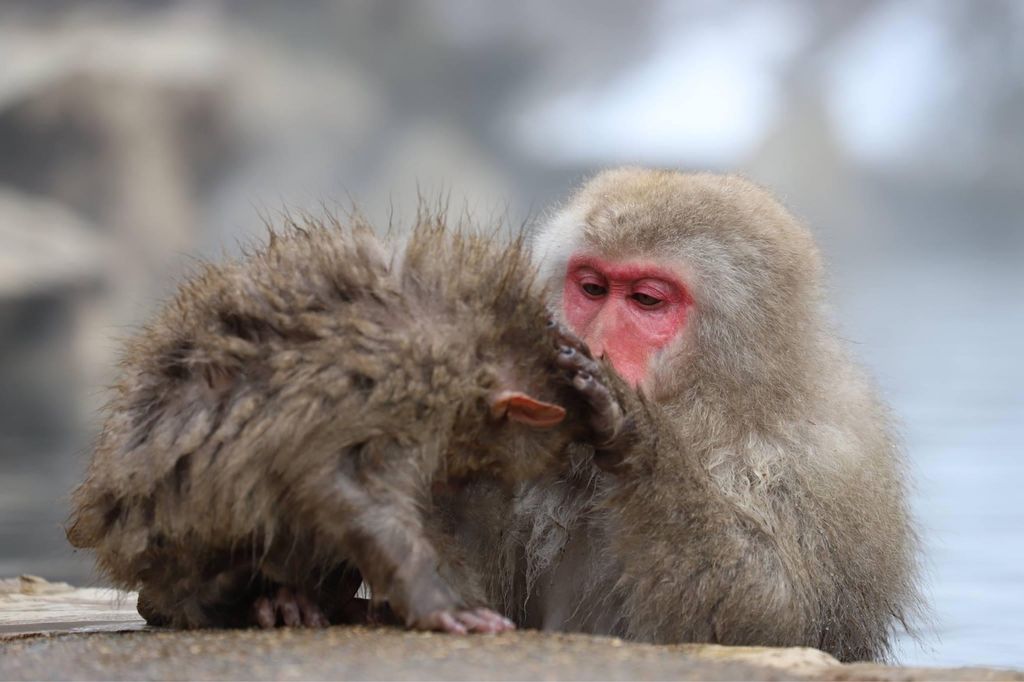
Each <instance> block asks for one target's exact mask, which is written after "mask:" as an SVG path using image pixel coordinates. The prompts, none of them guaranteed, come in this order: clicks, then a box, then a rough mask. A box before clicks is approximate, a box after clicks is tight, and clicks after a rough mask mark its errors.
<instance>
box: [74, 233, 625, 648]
mask: <svg viewBox="0 0 1024 682" xmlns="http://www.w3.org/2000/svg"><path fill="white" fill-rule="evenodd" d="M558 334H561V332H560V331H559V330H558V329H556V328H554V323H553V322H551V321H550V315H549V312H548V309H547V306H546V295H545V294H544V292H543V291H542V289H541V287H540V286H539V283H538V281H537V279H536V277H535V272H534V268H533V266H532V265H531V264H530V262H529V256H528V254H527V252H526V250H525V249H524V247H523V243H522V239H521V238H520V239H518V240H513V241H512V243H511V245H509V244H499V243H494V242H492V241H491V240H489V239H487V238H486V237H476V236H472V235H471V234H469V233H466V232H463V233H458V234H456V233H454V232H453V231H450V230H447V229H446V228H445V226H444V220H443V217H435V218H428V217H425V218H423V219H421V221H420V224H419V225H418V226H417V227H416V228H415V230H414V231H413V232H412V235H411V237H409V238H408V239H407V241H406V243H405V244H404V245H401V246H400V245H397V244H393V243H386V242H384V241H382V240H380V239H378V238H377V237H375V236H374V235H373V233H372V231H371V230H370V229H369V227H367V226H366V225H364V224H362V223H361V222H359V221H358V220H357V221H355V224H354V225H348V226H344V225H341V224H340V223H338V221H333V223H332V224H327V225H324V224H322V223H321V222H318V221H315V220H306V221H305V222H304V223H302V224H297V223H295V222H291V224H290V228H289V229H288V230H286V231H284V232H282V233H280V234H275V233H273V232H271V235H270V239H269V243H267V244H266V245H265V246H263V247H260V248H258V249H256V250H255V251H254V252H252V253H250V254H248V256H247V257H246V258H244V259H242V260H237V261H228V262H224V263H220V264H210V265H207V266H205V267H204V268H203V269H202V270H201V271H200V272H199V273H197V274H196V275H195V276H193V277H192V278H191V279H189V280H188V281H186V282H185V283H184V284H183V285H182V287H181V288H180V290H179V291H178V293H177V295H176V297H175V298H174V299H173V300H172V301H171V302H170V303H169V304H168V305H166V306H165V307H164V308H163V309H162V310H161V311H160V313H159V314H158V315H157V316H156V318H155V319H154V320H153V321H152V322H150V324H149V325H147V326H146V327H145V328H144V329H143V330H142V331H141V332H140V333H139V334H138V335H137V336H136V337H135V338H133V339H131V341H130V342H129V344H128V345H127V348H126V352H125V356H124V359H123V362H122V367H121V376H120V379H119V381H118V383H117V385H116V393H115V396H114V398H113V400H112V402H111V403H110V405H109V406H108V407H107V420H106V424H105V426H104V428H103V430H102V433H101V435H100V436H99V439H98V442H97V445H96V448H95V453H94V456H93V459H92V462H91V465H90V467H89V470H88V474H87V478H86V480H85V482H84V483H82V485H81V486H79V487H78V489H77V490H76V491H75V492H74V495H73V512H72V517H71V519H70V522H69V527H68V538H69V539H70V541H71V542H72V544H74V545H75V546H76V547H84V548H90V549H92V550H94V551H95V553H96V558H97V563H98V566H99V568H100V570H101V571H102V572H103V573H104V574H105V575H106V576H107V577H109V578H110V579H111V580H112V582H113V583H114V584H115V585H117V586H119V587H122V588H126V589H139V590H140V601H139V610H140V612H141V613H142V614H143V616H145V617H146V619H147V620H148V621H149V622H150V623H154V624H165V625H172V626H175V627H189V628H192V627H208V626H243V625H249V624H257V625H260V626H263V627H274V626H275V625H277V624H282V623H283V624H286V625H309V626H323V625H326V624H327V623H328V622H337V621H343V620H345V619H346V618H347V617H349V616H351V612H350V609H349V607H350V606H351V605H352V599H353V594H354V593H355V592H356V590H357V588H358V587H359V584H360V581H361V580H365V581H366V582H367V584H368V585H369V586H370V588H371V590H372V594H373V595H374V597H375V598H376V599H377V600H386V601H387V603H388V605H389V607H390V609H391V610H392V611H393V612H394V613H395V614H396V615H397V616H398V617H399V618H400V619H402V621H404V623H405V624H407V625H409V626H411V627H415V628H423V629H437V630H443V631H448V632H457V633H463V632H467V631H477V632H495V631H501V630H506V629H509V628H511V627H513V625H512V623H511V621H509V620H508V619H506V618H504V617H502V616H500V615H499V614H497V613H495V612H494V611H491V610H489V609H487V608H484V607H483V605H484V601H483V597H482V593H481V591H480V588H479V587H475V585H476V584H477V581H475V580H474V579H473V576H472V575H471V574H468V573H465V572H462V571H461V567H462V564H461V563H460V561H459V560H458V553H457V549H456V547H455V546H454V543H452V542H449V541H448V540H449V539H448V538H446V536H445V535H444V533H443V532H442V530H441V528H440V523H437V522H435V520H434V518H433V514H432V513H431V511H430V510H431V505H432V503H431V491H432V489H433V488H435V487H437V486H440V487H441V488H442V489H443V488H444V487H445V484H446V483H450V482H452V481H457V480H459V479H462V478H487V479H497V480H502V481H505V482H519V481H523V480H525V479H528V478H530V477H533V476H538V475H539V474H541V473H542V472H544V471H545V469H546V468H547V467H550V466H552V465H553V464H555V463H556V460H557V458H558V455H559V453H561V452H564V451H565V448H566V445H567V444H568V443H569V442H570V441H578V440H580V439H583V440H587V438H588V434H589V433H590V432H591V430H592V425H591V422H593V423H594V424H596V425H597V426H596V427H600V426H601V423H600V419H603V418H604V417H602V415H605V416H607V415H608V414H611V415H612V416H613V417H614V413H611V412H609V411H608V410H609V409H611V407H612V406H611V405H610V403H609V402H608V395H607V391H605V390H604V388H603V387H602V386H600V385H598V384H597V383H596V382H593V381H590V382H585V381H578V380H576V378H575V374H572V375H570V377H569V379H568V380H567V379H566V378H565V377H564V376H563V375H564V372H563V370H561V369H559V368H557V367H556V357H557V349H556V338H555V335H558ZM572 381H576V383H577V384H578V385H575V386H574V385H573V384H572V383H571V382H572ZM595 391H597V392H596V393H595ZM595 397H596V400H597V402H596V403H594V406H593V407H592V408H589V409H584V408H585V407H586V405H589V404H590V403H591V402H594V399H595ZM602 410H603V412H602ZM574 415H583V416H584V417H586V419H587V423H583V422H582V421H581V420H580V419H577V418H576V417H575V416H574ZM595 415H596V416H595ZM596 427H594V428H596ZM605 429H607V426H606V427H605ZM601 438H602V439H604V436H603V435H602V436H601Z"/></svg>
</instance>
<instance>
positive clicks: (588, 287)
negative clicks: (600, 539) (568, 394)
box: [533, 168, 821, 405]
mask: <svg viewBox="0 0 1024 682" xmlns="http://www.w3.org/2000/svg"><path fill="white" fill-rule="evenodd" d="M533 252H534V259H535V261H536V262H537V264H538V266H539V268H540V271H541V278H542V279H543V280H544V281H546V282H547V283H548V284H549V285H550V286H551V287H552V290H553V291H555V295H554V297H553V306H554V307H555V309H556V310H557V311H558V313H559V314H560V315H561V316H562V317H563V319H564V320H565V322H566V323H567V324H568V325H569V327H570V328H571V329H573V330H574V331H575V332H576V333H577V334H579V335H580V336H581V337H583V339H584V340H585V341H586V342H587V343H588V344H589V345H590V347H591V350H592V351H593V352H594V353H595V355H598V356H605V357H606V358H607V359H608V360H610V362H611V363H612V365H613V366H614V368H615V370H616V371H617V372H618V373H619V374H620V375H621V376H622V377H623V378H624V379H626V380H627V381H628V382H630V383H631V384H633V385H634V386H636V387H640V388H642V389H643V390H644V391H645V392H647V393H648V394H649V395H651V396H652V397H654V398H655V399H658V398H659V397H661V396H668V397H671V396H685V395H686V394H687V393H690V394H691V395H690V397H692V394H693V393H694V392H696V393H697V394H699V395H701V396H703V397H705V398H707V397H711V396H712V394H714V393H715V392H728V393H730V394H735V393H737V392H740V393H746V394H747V395H748V396H749V399H750V401H756V400H760V399H764V398H766V396H765V395H764V391H768V393H769V396H767V397H768V398H769V399H773V400H774V399H778V398H779V397H780V395H781V394H784V393H786V392H787V391H788V388H787V387H789V388H792V382H794V381H800V380H802V379H803V378H804V377H803V368H804V367H805V363H804V362H803V358H802V357H801V356H802V354H808V353H813V352H814V349H813V346H814V344H815V339H817V338H818V337H817V327H818V324H819V315H818V307H819V303H818V302H819V293H818V289H819V283H820V279H821V265H820V260H819V256H818V252H817V249H816V247H815V245H814V242H813V240H812V238H811V236H810V234H809V233H808V231H807V230H806V229H805V228H803V227H802V226H801V225H800V224H799V223H798V222H797V221H796V220H795V219H794V218H793V216H792V215H791V214H790V213H789V212H788V211H787V210H786V209H785V208H784V207H783V206H782V205H781V204H779V203H778V202H777V201H776V200H775V199H774V198H772V196H771V195H770V194H769V193H768V192H767V191H765V190H764V189H762V188H760V187H758V186H756V185H754V184H753V183H751V182H749V181H747V180H744V179H742V178H740V177H736V176H729V175H714V174H706V173H701V174H684V173H679V172H674V171H659V170H645V169H639V168H621V169H617V170H611V171H606V172H604V173H601V174H599V175H598V176H596V177H595V178H593V179H592V180H591V181H590V182H588V183H587V184H586V185H585V186H584V187H583V188H582V189H580V190H579V191H578V192H577V193H576V194H575V195H574V196H573V197H572V198H571V199H570V200H569V202H568V203H567V205H566V206H565V207H564V208H562V209H561V211H559V212H558V213H557V214H555V215H554V216H553V217H552V219H551V220H549V221H548V222H547V223H546V224H545V225H544V226H543V227H541V228H540V229H539V231H538V232H537V233H536V234H535V236H534V241H533ZM762 389H763V390H762ZM797 393H799V390H797ZM722 397H723V398H726V396H722ZM728 401H730V404H734V405H738V404H739V403H736V402H735V401H734V400H733V396H730V397H728ZM740 402H741V403H746V402H749V401H748V400H741V401H740Z"/></svg>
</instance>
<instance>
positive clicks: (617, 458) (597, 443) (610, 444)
mask: <svg viewBox="0 0 1024 682" xmlns="http://www.w3.org/2000/svg"><path fill="white" fill-rule="evenodd" d="M553 327H554V329H555V338H556V341H557V344H558V355H557V356H556V357H555V364H556V365H557V366H558V367H559V368H560V369H562V370H565V372H566V373H567V375H568V378H569V380H570V381H571V382H572V385H573V387H574V388H575V389H576V390H577V391H578V392H579V394H580V396H581V397H582V398H583V400H584V401H585V402H586V403H587V405H588V406H589V407H590V410H591V414H590V429H591V433H592V436H593V440H592V441H591V444H592V445H593V446H594V450H595V456H594V461H595V462H596V463H597V464H598V465H599V466H601V467H602V468H605V469H611V468H614V467H616V466H617V465H618V463H619V462H621V460H622V457H623V454H624V450H625V446H626V445H627V443H629V442H630V441H631V440H632V433H633V430H634V426H633V421H632V420H631V419H630V418H629V417H628V415H627V414H626V411H625V410H624V409H623V405H622V401H621V400H620V399H619V397H618V396H619V395H623V387H622V386H619V385H616V381H615V380H616V379H617V378H618V377H616V376H615V375H613V374H612V373H611V372H609V371H608V370H607V369H606V367H605V366H604V365H603V364H602V363H600V362H598V361H597V360H595V359H594V358H593V355H592V354H591V352H590V349H589V348H588V347H587V344H586V343H585V342H584V341H583V340H582V339H580V338H579V337H578V336H576V335H575V334H573V333H572V332H571V331H569V330H568V329H566V328H565V327H564V326H563V325H559V324H557V323H555V324H553ZM617 383H618V384H621V383H622V382H621V381H619V382H617Z"/></svg>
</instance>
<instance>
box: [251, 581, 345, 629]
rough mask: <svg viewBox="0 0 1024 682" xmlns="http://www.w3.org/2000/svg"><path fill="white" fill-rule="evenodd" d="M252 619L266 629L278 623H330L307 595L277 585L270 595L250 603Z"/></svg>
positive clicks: (298, 625)
mask: <svg viewBox="0 0 1024 682" xmlns="http://www.w3.org/2000/svg"><path fill="white" fill-rule="evenodd" d="M252 619H253V621H254V622H255V623H256V625H258V626H259V627H261V628H264V629H266V630H269V629H272V628H275V627H277V625H278V624H281V625H285V626H287V627H301V626H306V627H316V628H323V627H327V626H328V625H329V624H330V623H329V622H328V620H327V617H326V616H325V615H324V613H323V611H321V610H320V607H319V606H317V605H316V603H315V602H313V600H312V599H310V598H309V597H308V596H306V595H305V594H303V593H301V592H295V591H293V590H291V589H289V588H287V587H279V588H278V589H277V591H276V592H275V593H274V594H273V595H272V596H262V597H259V598H257V599H256V601H254V602H253V605H252Z"/></svg>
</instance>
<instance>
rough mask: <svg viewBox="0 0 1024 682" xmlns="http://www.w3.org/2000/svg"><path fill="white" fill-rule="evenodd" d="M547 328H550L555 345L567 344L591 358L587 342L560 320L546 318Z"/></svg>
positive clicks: (559, 346)
mask: <svg viewBox="0 0 1024 682" xmlns="http://www.w3.org/2000/svg"><path fill="white" fill-rule="evenodd" d="M548 329H550V330H551V333H552V335H553V336H554V339H555V346H556V347H558V348H561V347H562V346H568V347H569V348H572V349H574V350H577V351H579V352H580V353H581V354H583V355H584V356H586V357H588V358H592V357H593V354H592V353H591V352H590V346H588V345H587V342H586V341H584V340H583V339H581V338H580V337H578V336H576V334H574V333H573V332H572V331H570V330H569V328H568V327H566V326H565V325H564V324H562V323H561V322H558V321H557V320H554V319H550V320H548Z"/></svg>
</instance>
